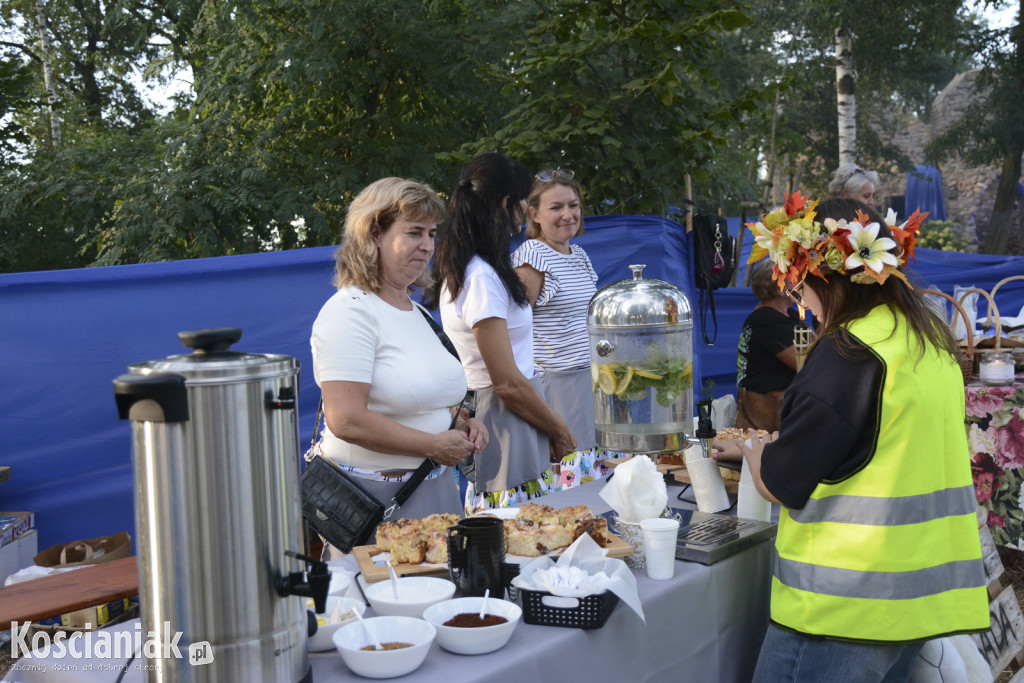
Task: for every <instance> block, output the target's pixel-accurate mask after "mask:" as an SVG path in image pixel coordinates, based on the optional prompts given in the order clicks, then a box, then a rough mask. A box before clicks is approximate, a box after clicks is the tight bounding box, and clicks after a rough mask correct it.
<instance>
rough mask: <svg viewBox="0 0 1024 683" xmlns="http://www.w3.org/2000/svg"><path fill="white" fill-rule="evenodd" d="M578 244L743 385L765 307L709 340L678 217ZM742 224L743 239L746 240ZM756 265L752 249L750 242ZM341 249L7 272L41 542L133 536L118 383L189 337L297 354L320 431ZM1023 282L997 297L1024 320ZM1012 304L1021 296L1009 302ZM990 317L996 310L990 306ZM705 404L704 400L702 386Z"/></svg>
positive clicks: (0, 417) (6, 311)
mask: <svg viewBox="0 0 1024 683" xmlns="http://www.w3.org/2000/svg"><path fill="white" fill-rule="evenodd" d="M586 226H587V234H586V235H584V236H582V237H581V238H579V244H580V245H581V246H583V248H584V249H586V250H587V252H588V254H589V255H590V258H591V260H592V261H593V263H594V266H595V268H596V270H597V272H598V273H599V274H600V276H601V280H600V282H599V286H603V285H606V284H609V283H611V282H614V281H617V280H622V279H625V278H628V277H630V272H629V268H628V266H629V264H632V263H644V264H647V269H646V270H645V271H644V275H645V276H646V277H653V278H659V279H663V280H667V281H669V282H672V283H674V284H676V285H678V286H679V287H681V288H682V289H683V291H684V292H685V293H686V295H687V296H688V297H689V299H690V301H691V304H692V306H693V309H694V318H695V329H694V339H695V340H697V341H695V348H694V361H695V366H696V370H697V373H696V378H695V379H696V382H697V385H696V386H698V387H700V386H703V384H702V380H703V381H706V380H711V381H713V382H714V383H715V388H714V396H721V395H723V394H726V393H732V392H733V391H734V384H735V370H736V342H737V339H738V336H739V331H740V327H741V326H742V323H743V319H744V318H745V317H746V315H747V314H748V313H749V311H750V309H752V308H753V306H754V305H755V304H756V300H755V299H754V297H753V295H752V294H750V291H749V289H747V288H745V287H743V286H742V283H743V281H744V280H743V277H744V273H743V271H742V270H741V272H740V274H739V276H738V282H739V283H740V286H739V287H735V288H729V289H723V290H719V291H717V292H715V304H716V309H717V312H718V321H719V333H718V340H717V342H716V344H715V346H714V347H710V348H709V347H706V346H704V345H703V344H702V343H701V342H700V341H699V340H700V339H701V335H700V323H699V320H696V318H697V317H698V316H697V315H696V309H697V292H696V290H695V289H694V287H693V278H692V275H691V272H690V271H691V268H690V250H689V240H688V239H687V236H686V234H685V231H684V229H683V228H682V227H681V226H680V225H679V224H677V223H675V222H673V221H669V220H666V219H661V218H650V217H643V216H623V215H618V216H597V217H590V218H587V220H586ZM738 227H739V226H738V220H736V219H733V220H731V221H730V231H731V232H732V233H733V234H734V235H735V234H737V233H738ZM744 243H745V244H744V255H743V260H745V259H746V255H747V254H748V253H749V249H750V239H749V236H746V237H745V239H744ZM333 253H334V249H333V248H332V247H323V248H316V249H301V250H295V251H287V252H272V253H261V254H247V255H243V256H230V257H222V258H210V259H197V260H192V261H178V262H168V263H154V264H144V265H132V266H117V267H110V268H93V269H82V270H68V271H48V272H36V273H18V274H6V275H0V321H2V323H0V325H2V332H0V357H3V358H6V359H7V360H6V361H5V371H4V373H3V377H4V382H3V392H2V394H0V444H2V445H0V465H10V466H11V467H12V479H11V481H10V482H7V483H4V484H0V510H33V511H35V512H36V513H37V526H38V527H39V535H40V541H39V545H40V548H41V549H42V548H45V547H47V546H50V545H53V544H55V543H62V542H66V541H72V540H76V539H81V538H91V537H95V536H101V535H106V534H112V533H115V532H117V531H122V530H127V531H129V532H130V533H132V534H133V535H134V531H135V522H134V517H133V510H132V506H133V504H132V475H131V440H130V424H129V423H128V422H123V421H120V420H118V418H117V411H116V408H115V404H114V395H113V387H112V381H113V380H114V378H116V377H117V376H118V375H121V374H122V373H124V372H126V371H127V366H128V364H129V363H134V362H139V361H145V360H154V359H158V358H163V357H166V356H170V355H175V354H180V353H185V352H186V349H184V347H182V346H181V344H180V343H179V342H178V339H177V333H178V332H179V331H181V330H194V329H202V328H211V327H239V328H241V329H242V330H243V336H242V339H241V341H240V342H239V343H238V344H236V345H235V348H236V349H237V350H242V351H247V352H251V353H279V354H287V355H290V356H295V357H296V358H298V359H299V361H300V363H301V366H302V374H301V379H300V395H299V415H300V425H301V427H300V428H301V434H300V441H301V442H302V443H303V444H305V442H306V441H307V440H308V439H309V437H310V430H312V428H313V417H314V414H315V408H316V403H317V400H318V398H319V392H318V390H317V388H316V386H315V384H314V382H313V373H312V371H311V368H312V365H311V363H312V361H311V359H310V351H309V331H310V327H311V326H312V323H313V320H314V318H315V317H316V314H317V312H318V311H319V310H320V306H321V305H322V304H323V302H324V301H326V300H327V298H328V297H330V296H331V294H332V293H333V288H332V286H331V277H332V274H333V266H334V257H333ZM917 253H918V259H917V260H918V263H917V269H916V270H917V271H918V273H920V274H921V275H922V276H923V279H924V281H925V282H927V283H928V284H930V285H934V286H937V287H938V288H940V289H942V290H944V291H946V292H947V293H952V290H953V285H955V284H956V285H976V286H980V287H984V288H987V289H991V287H992V285H993V284H995V283H996V282H998V281H999V280H1001V279H1002V278H1004V277H1007V276H1009V275H1019V274H1024V259H1022V258H1019V257H1018V258H1014V257H996V256H974V255H965V254H951V253H945V252H935V251H931V250H919V251H918V252H917ZM1022 301H1024V283H1012V284H1009V285H1007V286H1005V287H1003V288H1001V289H1000V291H999V301H998V303H1000V305H1003V304H1004V302H1005V305H1006V307H1007V309H1008V310H1009V309H1013V310H1012V312H1011V313H1012V314H1015V313H1016V312H1017V310H1019V308H1020V306H1021V302H1022ZM1010 302H1016V305H1015V306H1014V305H1011V303H1010ZM982 315H984V313H982ZM695 393H696V394H697V395H698V397H699V393H700V392H699V391H698V392H695Z"/></svg>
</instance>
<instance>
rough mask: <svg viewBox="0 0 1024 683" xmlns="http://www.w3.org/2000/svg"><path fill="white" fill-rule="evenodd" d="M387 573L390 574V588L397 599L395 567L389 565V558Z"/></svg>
mask: <svg viewBox="0 0 1024 683" xmlns="http://www.w3.org/2000/svg"><path fill="white" fill-rule="evenodd" d="M388 574H389V575H390V576H391V590H392V591H393V592H394V594H395V600H398V574H396V573H395V568H394V567H392V566H391V560H388Z"/></svg>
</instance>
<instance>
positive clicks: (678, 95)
mask: <svg viewBox="0 0 1024 683" xmlns="http://www.w3.org/2000/svg"><path fill="white" fill-rule="evenodd" d="M718 5H719V3H716V2H711V1H708V0H683V1H668V0H637V1H634V2H616V1H611V0H601V1H585V0H559V1H554V2H537V3H531V4H529V5H527V4H523V5H522V6H521V12H522V13H521V14H515V15H514V16H512V17H511V20H512V21H514V22H515V23H514V24H512V23H510V24H509V25H508V26H506V28H505V29H504V30H505V31H511V30H512V29H513V27H514V26H515V25H518V26H520V27H521V29H520V30H522V31H523V39H522V40H521V41H520V42H519V43H518V44H517V45H516V47H515V49H514V51H513V52H512V53H511V55H510V56H508V57H507V58H505V57H504V56H503V57H502V59H500V60H498V61H496V62H492V63H490V64H488V65H487V66H486V74H487V75H488V77H489V78H490V79H492V80H493V82H494V83H496V84H497V85H500V87H501V93H502V95H504V96H505V97H506V98H507V101H508V103H509V106H508V107H507V110H506V113H505V114H504V115H503V117H502V120H501V124H500V125H499V126H498V127H497V128H495V129H493V130H489V131H487V133H486V134H485V135H484V136H482V137H480V138H479V139H475V140H469V141H467V142H466V143H465V144H463V145H462V147H461V148H459V150H458V151H457V152H456V153H453V154H451V155H443V156H442V158H443V159H445V160H448V159H453V160H457V161H465V160H467V159H468V158H470V157H472V156H474V155H476V154H477V153H479V152H482V151H484V150H488V149H495V148H497V149H500V150H503V151H506V152H508V153H509V154H510V155H512V156H515V157H517V158H519V159H520V160H522V161H523V162H524V163H526V164H527V165H529V166H532V167H535V168H549V167H551V168H555V167H568V168H573V169H575V170H576V172H577V174H578V177H579V178H580V180H581V182H582V183H583V186H584V187H585V188H586V200H587V204H588V206H587V210H588V211H589V212H592V213H608V212H615V211H624V212H640V213H658V214H662V215H665V214H667V213H668V211H669V207H670V206H672V205H680V204H681V202H682V199H683V198H684V196H685V194H684V188H685V176H686V174H687V173H690V174H692V176H693V177H694V179H695V180H696V181H697V182H698V183H706V182H707V181H708V180H709V179H710V178H711V177H712V176H713V175H714V173H715V157H716V153H717V152H716V151H717V150H718V149H721V148H725V147H726V146H727V145H728V140H727V138H726V136H725V133H726V132H727V131H729V130H730V127H731V126H732V125H733V124H734V123H735V122H736V121H737V120H738V119H739V118H740V117H741V116H742V115H743V114H744V112H750V111H753V110H754V109H755V107H756V104H757V101H758V100H757V95H759V94H760V92H761V91H760V90H758V89H749V88H745V89H744V90H743V91H742V92H739V93H737V94H736V95H735V96H734V97H728V98H727V97H724V96H722V95H721V94H720V93H719V92H718V91H717V88H718V82H717V81H716V80H715V78H714V75H713V66H714V64H715V62H716V58H717V53H716V50H717V48H718V41H719V39H720V38H721V37H722V36H723V35H724V34H725V33H726V32H727V31H732V30H734V29H737V28H739V27H740V26H742V25H744V24H745V23H747V17H746V15H745V14H743V13H742V12H741V11H739V10H737V9H717V7H718Z"/></svg>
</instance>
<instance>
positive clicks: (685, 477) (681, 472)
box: [385, 465, 740, 569]
mask: <svg viewBox="0 0 1024 683" xmlns="http://www.w3.org/2000/svg"><path fill="white" fill-rule="evenodd" d="M672 476H673V477H675V480H676V481H678V482H679V483H680V484H692V483H693V482H691V481H690V473H689V472H687V471H686V465H683V467H682V468H681V469H677V470H675V471H674V472H673V473H672ZM723 481H724V482H725V491H726V493H736V492H737V491H739V490H740V483H739V482H738V481H733V480H732V479H724V478H723ZM385 569H386V568H385Z"/></svg>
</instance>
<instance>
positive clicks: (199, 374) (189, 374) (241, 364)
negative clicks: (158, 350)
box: [128, 327, 299, 385]
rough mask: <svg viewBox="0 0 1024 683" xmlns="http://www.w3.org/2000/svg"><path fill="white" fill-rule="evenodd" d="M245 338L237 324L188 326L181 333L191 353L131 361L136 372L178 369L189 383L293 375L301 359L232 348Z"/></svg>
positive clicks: (145, 372) (222, 382) (175, 370)
mask: <svg viewBox="0 0 1024 683" xmlns="http://www.w3.org/2000/svg"><path fill="white" fill-rule="evenodd" d="M241 338H242V331H241V330H240V329H238V328H236V327H223V328H214V329H206V330H189V331H185V332H179V333H178V339H179V340H180V341H181V343H182V344H183V345H184V346H186V347H189V348H192V349H193V352H192V353H188V354H181V355H177V356H170V357H168V358H164V359H161V360H151V361H144V362H141V363H133V364H131V365H129V366H128V367H129V369H130V370H131V372H133V373H137V374H143V375H147V374H151V373H176V374H179V375H182V376H184V377H185V378H187V380H188V383H189V384H190V385H194V384H224V383H232V382H245V381H248V380H254V379H266V378H271V377H280V376H282V375H293V374H295V372H296V371H297V370H298V367H299V361H298V360H296V359H295V358H293V357H292V356H283V355H273V354H269V355H267V354H255V353H244V352H241V351H231V350H230V348H231V345H232V344H234V343H235V342H237V341H238V340H239V339H241Z"/></svg>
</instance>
